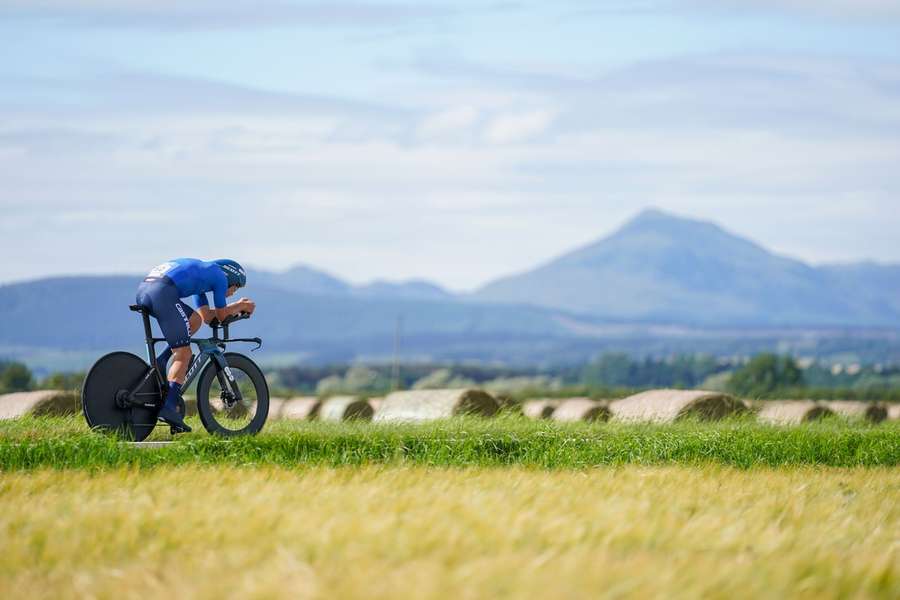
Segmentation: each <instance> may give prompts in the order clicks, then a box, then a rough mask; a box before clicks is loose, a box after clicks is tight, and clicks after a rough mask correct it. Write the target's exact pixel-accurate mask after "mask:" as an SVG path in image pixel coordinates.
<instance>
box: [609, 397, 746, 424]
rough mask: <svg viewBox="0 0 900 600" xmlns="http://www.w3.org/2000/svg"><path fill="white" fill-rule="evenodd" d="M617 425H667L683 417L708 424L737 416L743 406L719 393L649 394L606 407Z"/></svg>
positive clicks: (625, 399)
mask: <svg viewBox="0 0 900 600" xmlns="http://www.w3.org/2000/svg"><path fill="white" fill-rule="evenodd" d="M609 410H610V412H611V413H612V417H613V418H614V419H615V420H617V421H649V422H654V423H671V422H673V421H676V420H678V419H683V418H686V417H692V418H699V419H702V420H705V421H711V420H716V419H721V418H723V417H727V416H728V415H732V414H737V413H741V412H743V411H744V410H746V408H745V406H744V403H743V402H741V401H740V400H736V399H735V398H732V397H731V396H729V395H728V394H723V393H722V392H706V391H703V390H651V391H649V392H642V393H640V394H635V395H633V396H629V397H627V398H623V399H621V400H616V401H614V402H612V403H611V404H610V405H609Z"/></svg>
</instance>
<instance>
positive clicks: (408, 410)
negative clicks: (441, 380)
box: [375, 389, 500, 421]
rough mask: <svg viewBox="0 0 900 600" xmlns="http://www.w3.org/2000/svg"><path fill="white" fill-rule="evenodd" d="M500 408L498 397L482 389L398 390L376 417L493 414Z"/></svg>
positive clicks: (399, 418) (424, 418)
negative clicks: (495, 398) (496, 398)
mask: <svg viewBox="0 0 900 600" xmlns="http://www.w3.org/2000/svg"><path fill="white" fill-rule="evenodd" d="M499 409H500V407H499V406H497V401H496V400H494V397H493V396H491V395H490V394H488V393H487V392H484V391H481V390H472V389H460V390H416V391H411V392H394V393H393V394H390V395H389V396H388V397H386V398H385V399H384V402H382V404H381V406H380V407H379V409H378V411H377V412H376V413H375V421H431V420H433V419H446V418H449V417H454V416H457V415H479V416H483V417H490V416H493V415H495V414H496V413H497V411H498V410H499Z"/></svg>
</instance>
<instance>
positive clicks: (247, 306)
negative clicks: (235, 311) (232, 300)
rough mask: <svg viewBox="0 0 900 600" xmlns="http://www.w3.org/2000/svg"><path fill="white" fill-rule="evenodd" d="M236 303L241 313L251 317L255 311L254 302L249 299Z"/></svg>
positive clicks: (242, 299)
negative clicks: (238, 304)
mask: <svg viewBox="0 0 900 600" xmlns="http://www.w3.org/2000/svg"><path fill="white" fill-rule="evenodd" d="M238 302H239V303H240V305H241V312H245V313H247V314H248V315H252V314H253V311H254V310H256V302H254V301H253V300H251V299H250V298H241V299H240V300H238Z"/></svg>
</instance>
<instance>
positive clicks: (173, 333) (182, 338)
mask: <svg viewBox="0 0 900 600" xmlns="http://www.w3.org/2000/svg"><path fill="white" fill-rule="evenodd" d="M135 299H136V300H137V303H138V304H140V305H141V306H144V307H146V308H147V309H148V310H149V311H150V314H151V315H153V316H154V317H155V318H156V320H157V321H158V322H159V327H160V329H162V332H163V337H165V338H166V341H167V342H168V343H169V347H170V348H172V349H173V350H174V349H175V348H183V347H185V346H188V345H190V343H191V325H190V319H191V315H192V314H194V309H193V308H191V307H190V306H188V305H187V304H185V303H184V302H183V301H182V300H181V298H180V297H179V296H178V288H177V287H175V284H174V283H173V282H172V280H171V279H169V278H168V277H147V278H146V279H144V281H143V282H141V285H140V286H138V291H137V296H136V297H135Z"/></svg>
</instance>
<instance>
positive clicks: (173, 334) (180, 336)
mask: <svg viewBox="0 0 900 600" xmlns="http://www.w3.org/2000/svg"><path fill="white" fill-rule="evenodd" d="M153 316H154V317H156V320H157V321H158V322H159V327H160V329H162V332H163V336H164V337H165V338H166V341H167V342H168V343H169V348H171V350H172V357H173V361H172V365H171V366H170V367H169V373H168V390H167V392H166V399H165V402H164V403H163V407H162V410H160V417H161V418H163V419H164V420H165V421H167V422H168V423H170V424H172V425H173V426H176V427H178V428H179V430H181V431H190V428H189V427H188V426H187V425H185V424H184V421H183V420H182V418H181V416H180V415H178V411H177V406H178V400H179V398H180V397H181V385H182V384H183V383H184V376H185V373H186V371H187V365H188V363H189V362H190V358H191V348H190V342H191V334H192V333H193V331H196V329H197V328H199V323H200V318H199V315H196V314H195V313H194V311H193V309H192V308H191V307H190V306H188V305H187V304H185V303H184V302H182V301H181V298H179V297H178V289H177V288H176V287H175V286H174V285H171V284H160V285H159V286H156V287H155V288H154V293H153ZM192 321H193V322H192Z"/></svg>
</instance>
